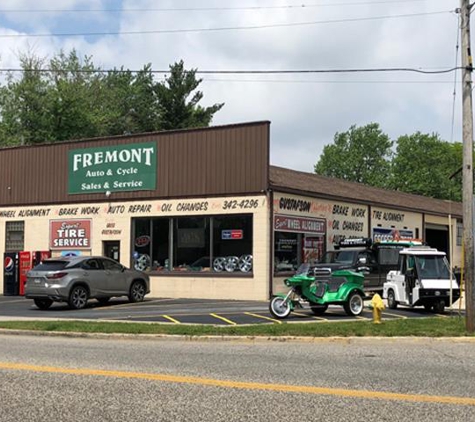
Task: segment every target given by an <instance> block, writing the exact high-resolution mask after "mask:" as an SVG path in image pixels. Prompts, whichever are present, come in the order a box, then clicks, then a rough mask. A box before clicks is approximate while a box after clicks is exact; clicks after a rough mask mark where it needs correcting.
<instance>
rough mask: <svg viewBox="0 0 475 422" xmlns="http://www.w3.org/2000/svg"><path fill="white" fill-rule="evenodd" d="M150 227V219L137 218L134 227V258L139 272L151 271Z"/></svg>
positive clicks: (135, 266)
mask: <svg viewBox="0 0 475 422" xmlns="http://www.w3.org/2000/svg"><path fill="white" fill-rule="evenodd" d="M150 225H151V220H150V219H149V218H137V219H135V220H134V227H133V232H134V235H133V241H134V244H133V258H134V264H133V266H134V268H135V269H136V270H139V271H150V264H151V261H150V248H151V242H150Z"/></svg>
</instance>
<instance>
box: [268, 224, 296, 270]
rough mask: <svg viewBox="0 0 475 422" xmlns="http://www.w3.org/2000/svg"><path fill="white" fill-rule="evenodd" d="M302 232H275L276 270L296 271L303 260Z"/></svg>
mask: <svg viewBox="0 0 475 422" xmlns="http://www.w3.org/2000/svg"><path fill="white" fill-rule="evenodd" d="M301 244H302V235H301V234H300V233H287V232H275V233H274V253H275V256H274V268H275V272H285V271H295V270H296V269H297V268H298V266H299V264H300V263H301V261H302V255H301V247H299V245H301Z"/></svg>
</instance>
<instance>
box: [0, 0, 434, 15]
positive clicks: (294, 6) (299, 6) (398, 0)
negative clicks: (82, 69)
mask: <svg viewBox="0 0 475 422" xmlns="http://www.w3.org/2000/svg"><path fill="white" fill-rule="evenodd" d="M427 1H428V0H389V1H361V2H353V3H349V2H345V3H307V4H289V5H281V6H240V7H178V8H177V7H167V8H165V7H157V8H127V9H113V8H111V9H0V13H97V12H100V13H130V12H195V11H232V10H271V9H309V8H318V7H335V6H364V5H384V4H395V3H396V4H397V3H401V4H402V3H415V2H427Z"/></svg>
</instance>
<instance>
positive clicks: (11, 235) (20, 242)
mask: <svg viewBox="0 0 475 422" xmlns="http://www.w3.org/2000/svg"><path fill="white" fill-rule="evenodd" d="M24 247H25V222H24V221H7V222H6V224H5V250H6V251H15V252H16V251H22V250H23V249H24Z"/></svg>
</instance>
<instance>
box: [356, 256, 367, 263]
mask: <svg viewBox="0 0 475 422" xmlns="http://www.w3.org/2000/svg"><path fill="white" fill-rule="evenodd" d="M358 262H359V263H360V264H363V265H364V264H366V257H365V256H361V257H360V258H359V259H358Z"/></svg>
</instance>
